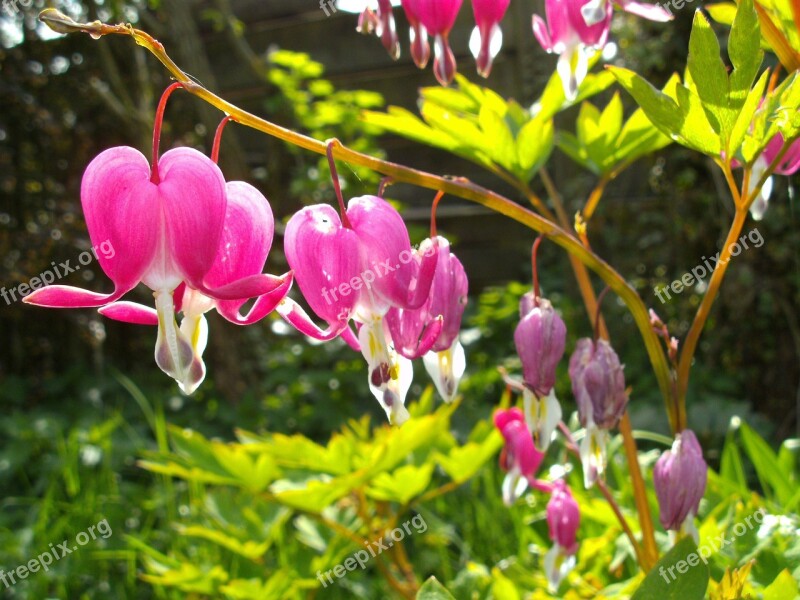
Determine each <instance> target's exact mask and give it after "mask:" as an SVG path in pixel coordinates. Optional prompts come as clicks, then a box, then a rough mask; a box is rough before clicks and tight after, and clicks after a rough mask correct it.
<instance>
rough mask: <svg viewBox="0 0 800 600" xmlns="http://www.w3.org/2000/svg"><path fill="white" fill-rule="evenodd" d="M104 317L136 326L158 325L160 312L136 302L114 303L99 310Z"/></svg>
mask: <svg viewBox="0 0 800 600" xmlns="http://www.w3.org/2000/svg"><path fill="white" fill-rule="evenodd" d="M97 312H99V313H100V314H101V315H103V316H104V317H108V318H109V319H114V320H115V321H122V322H123V323H133V324H134V325H158V312H156V309H154V308H152V307H150V306H144V305H143V304H137V303H135V302H112V303H111V304H107V305H106V306H103V307H101V308H99V309H98V310H97Z"/></svg>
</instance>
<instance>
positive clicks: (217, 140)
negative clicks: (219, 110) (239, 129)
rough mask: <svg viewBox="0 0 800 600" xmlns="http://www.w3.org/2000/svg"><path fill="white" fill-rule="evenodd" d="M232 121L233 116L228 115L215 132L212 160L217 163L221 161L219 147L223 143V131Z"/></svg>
mask: <svg viewBox="0 0 800 600" xmlns="http://www.w3.org/2000/svg"><path fill="white" fill-rule="evenodd" d="M231 121H233V117H231V116H230V115H226V117H225V118H224V119H222V121H220V122H219V125H218V126H217V131H216V133H215V134H214V146H213V147H212V148H211V160H213V161H214V163H215V164H216V163H218V162H219V147H220V145H221V144H222V132H223V131H224V130H225V125H227V124H228V123H230V122H231Z"/></svg>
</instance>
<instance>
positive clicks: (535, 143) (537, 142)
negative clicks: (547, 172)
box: [516, 117, 555, 182]
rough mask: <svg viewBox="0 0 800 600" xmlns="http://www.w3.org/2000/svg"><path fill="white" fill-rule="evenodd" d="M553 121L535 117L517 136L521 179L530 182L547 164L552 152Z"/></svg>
mask: <svg viewBox="0 0 800 600" xmlns="http://www.w3.org/2000/svg"><path fill="white" fill-rule="evenodd" d="M554 133H555V130H554V127H553V120H552V119H548V120H546V121H542V120H541V119H540V118H539V117H535V118H533V119H531V120H530V121H528V122H527V123H526V124H525V125H524V126H523V127H522V129H520V132H519V134H518V135H517V142H516V143H517V154H518V161H519V167H520V169H521V171H522V173H523V174H524V176H523V179H524V180H525V181H526V182H527V181H530V180H531V179H532V178H533V176H534V175H535V174H536V172H537V171H538V170H539V169H540V168H541V167H542V166H543V165H544V164H545V163H546V162H547V159H548V158H549V157H550V153H551V152H552V151H553V138H554Z"/></svg>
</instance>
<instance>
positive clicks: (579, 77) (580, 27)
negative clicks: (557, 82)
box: [533, 0, 613, 100]
mask: <svg viewBox="0 0 800 600" xmlns="http://www.w3.org/2000/svg"><path fill="white" fill-rule="evenodd" d="M584 2H585V0H545V14H546V16H547V22H546V23H545V21H544V20H543V19H542V18H541V17H540V16H539V15H533V34H534V35H535V36H536V39H537V40H538V41H539V44H540V45H541V46H542V48H543V49H544V50H546V51H547V52H550V53H555V54H558V55H559V58H558V66H557V70H558V74H559V76H560V77H561V82H562V83H563V85H564V94H565V96H566V97H567V99H568V100H572V99H574V98H575V97H576V96H577V94H578V88H579V87H580V85H581V82H582V81H583V79H584V78H585V77H586V73H587V71H588V68H589V55H590V53H591V52H593V51H594V50H597V49H599V48H602V47H603V46H605V43H606V40H607V39H608V32H609V30H610V29H611V17H612V13H613V9H612V8H611V3H610V2H606V3H605V5H604V7H603V11H604V12H603V13H602V19H599V20H595V21H594V23H592V24H591V25H587V22H586V21H585V20H584V17H583V15H582V14H581V9H582V7H583V4H584Z"/></svg>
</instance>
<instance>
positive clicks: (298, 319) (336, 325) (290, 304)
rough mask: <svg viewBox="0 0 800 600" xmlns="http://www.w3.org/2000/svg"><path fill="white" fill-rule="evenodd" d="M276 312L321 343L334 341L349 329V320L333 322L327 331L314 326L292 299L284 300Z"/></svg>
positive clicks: (304, 333) (306, 314)
mask: <svg viewBox="0 0 800 600" xmlns="http://www.w3.org/2000/svg"><path fill="white" fill-rule="evenodd" d="M276 310H277V311H278V314H279V315H280V316H281V317H283V319H284V320H285V321H286V322H287V323H289V324H290V325H291V326H292V327H294V328H295V329H297V331H299V332H300V333H302V334H303V335H307V336H308V337H310V338H314V339H315V340H319V341H321V342H327V341H330V340H332V339H333V338H335V337H336V336H338V335H339V334H341V333H342V331H343V330H344V329H345V328H346V327H347V320H346V319H342V320H341V321H333V322H332V323H331V324H330V326H329V327H328V328H327V329H325V330H322V329H320V328H319V327H317V325H315V324H314V322H313V321H312V320H311V318H310V317H309V316H308V313H306V311H304V310H303V308H302V307H301V306H300V305H299V304H297V302H295V301H294V300H292V299H291V298H284V300H283V302H281V303H280V304H278V307H277V308H276ZM359 348H360V347H359Z"/></svg>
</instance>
